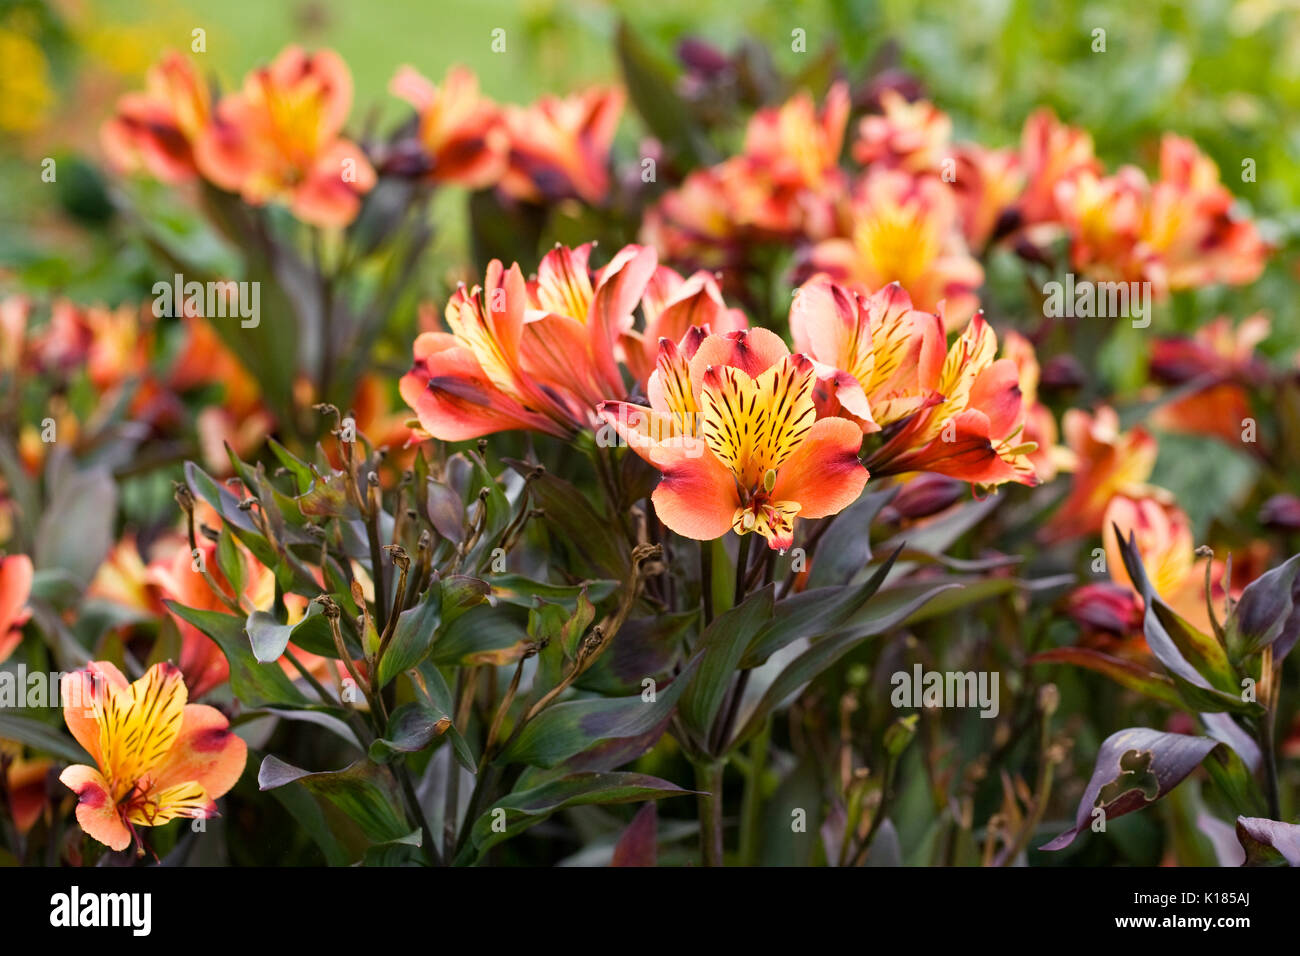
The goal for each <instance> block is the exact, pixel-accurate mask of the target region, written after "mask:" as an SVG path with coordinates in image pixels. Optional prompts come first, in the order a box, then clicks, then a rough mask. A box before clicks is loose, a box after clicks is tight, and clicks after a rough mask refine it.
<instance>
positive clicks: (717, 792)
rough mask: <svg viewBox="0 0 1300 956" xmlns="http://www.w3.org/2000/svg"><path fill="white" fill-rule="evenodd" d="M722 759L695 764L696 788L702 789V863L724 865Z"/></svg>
mask: <svg viewBox="0 0 1300 956" xmlns="http://www.w3.org/2000/svg"><path fill="white" fill-rule="evenodd" d="M725 766H726V764H725V763H724V762H723V761H721V760H718V761H714V762H712V763H706V762H703V761H701V762H699V763H696V764H695V789H696V790H699V791H700V863H701V864H702V865H704V866H722V865H723V860H722V772H723V768H724V767H725Z"/></svg>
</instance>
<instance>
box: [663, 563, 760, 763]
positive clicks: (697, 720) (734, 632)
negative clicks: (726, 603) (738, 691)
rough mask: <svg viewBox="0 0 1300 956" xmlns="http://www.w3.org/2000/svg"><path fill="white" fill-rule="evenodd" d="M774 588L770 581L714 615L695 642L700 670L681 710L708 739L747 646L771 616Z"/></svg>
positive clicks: (691, 727) (684, 717)
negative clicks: (739, 601)
mask: <svg viewBox="0 0 1300 956" xmlns="http://www.w3.org/2000/svg"><path fill="white" fill-rule="evenodd" d="M775 590H776V589H775V587H774V586H773V585H770V584H769V585H768V586H767V587H765V588H763V589H762V590H759V591H755V592H754V593H753V594H751V595H750V596H749V597H747V598H745V600H744V601H742V602H741V603H740V604H739V605H738V606H736V607H734V608H732V609H731V610H729V611H727V612H725V613H723V614H720V615H718V616H717V617H716V618H714V620H713V623H712V624H710V625H709V626H708V627H707V628H705V629H704V633H703V634H701V635H700V640H699V643H698V644H697V645H696V653H697V654H699V655H701V660H700V665H699V670H698V672H697V673H696V675H695V678H694V680H692V681H691V685H690V687H689V688H687V691H686V695H685V696H684V697H683V698H682V707H681V712H682V720H683V721H685V723H686V726H687V727H689V728H690V729H692V730H694V731H696V732H697V733H699V734H701V735H702V736H704V737H705V738H706V739H707V736H708V734H709V731H710V730H711V729H712V727H713V721H714V720H715V719H716V718H717V716H718V711H719V709H721V707H722V701H723V698H724V697H726V694H727V688H728V687H730V685H731V678H732V676H733V675H734V674H735V673H736V669H737V667H738V665H739V664H740V661H741V658H742V657H744V655H745V648H746V647H748V646H749V644H750V642H751V641H753V640H754V637H755V636H756V635H757V634H758V633H759V632H760V631H761V630H762V629H763V628H764V627H765V626H767V624H768V623H770V622H771V620H772V615H773V608H774V606H775V605H774V603H773V594H774V593H775Z"/></svg>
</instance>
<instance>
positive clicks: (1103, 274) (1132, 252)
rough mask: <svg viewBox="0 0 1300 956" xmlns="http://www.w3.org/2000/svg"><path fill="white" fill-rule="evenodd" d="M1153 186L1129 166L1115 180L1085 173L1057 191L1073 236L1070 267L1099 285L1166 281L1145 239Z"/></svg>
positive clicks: (1062, 214) (1061, 211)
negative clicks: (1148, 207) (1146, 220)
mask: <svg viewBox="0 0 1300 956" xmlns="http://www.w3.org/2000/svg"><path fill="white" fill-rule="evenodd" d="M1149 191H1150V186H1149V184H1148V183H1147V179H1146V176H1145V175H1144V174H1143V173H1142V171H1141V170H1140V169H1138V168H1136V167H1134V166H1125V167H1123V168H1121V169H1120V170H1119V171H1118V172H1116V173H1115V174H1114V175H1111V176H1098V175H1097V174H1096V173H1093V172H1092V171H1091V170H1082V171H1080V172H1079V173H1078V174H1077V175H1075V176H1074V177H1073V178H1072V179H1069V180H1067V181H1065V182H1062V183H1060V184H1058V185H1057V188H1056V204H1057V210H1058V213H1059V215H1060V217H1061V221H1062V223H1063V224H1064V225H1065V228H1066V231H1067V232H1068V233H1069V236H1070V264H1071V265H1072V266H1073V267H1074V268H1075V269H1077V270H1078V271H1079V272H1082V273H1084V274H1085V275H1087V276H1088V277H1090V278H1092V279H1093V280H1096V281H1100V282H1139V281H1142V280H1149V279H1154V280H1155V281H1156V283H1157V290H1156V291H1157V292H1159V293H1163V291H1164V289H1165V283H1164V280H1163V278H1162V277H1161V276H1160V274H1159V273H1160V268H1161V267H1160V265H1159V263H1157V262H1156V261H1155V256H1154V253H1153V252H1152V250H1151V249H1149V248H1148V247H1147V246H1146V245H1145V244H1144V243H1143V242H1142V241H1141V231H1142V222H1143V216H1144V215H1145V210H1146V202H1147V195H1148V193H1149Z"/></svg>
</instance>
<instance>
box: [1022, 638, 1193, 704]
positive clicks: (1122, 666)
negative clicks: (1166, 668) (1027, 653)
mask: <svg viewBox="0 0 1300 956" xmlns="http://www.w3.org/2000/svg"><path fill="white" fill-rule="evenodd" d="M1027 663H1030V664H1073V665H1074V666H1075V667H1083V668H1086V669H1087V670H1091V671H1096V672H1097V673H1099V674H1104V675H1105V676H1107V677H1109V678H1110V679H1111V680H1113V681H1114V682H1115V683H1117V684H1119V685H1120V686H1121V687H1127V688H1128V689H1129V690H1133V691H1137V692H1138V693H1139V694H1143V695H1145V696H1147V697H1150V698H1151V699H1152V700H1158V701H1160V702H1161V703H1162V704H1168V705H1169V706H1171V707H1177V708H1179V709H1180V710H1184V709H1186V706H1185V705H1184V703H1183V699H1182V698H1181V697H1179V696H1178V691H1177V690H1176V689H1175V688H1174V682H1173V681H1172V680H1170V679H1169V678H1168V677H1166V676H1165V675H1163V674H1157V673H1155V672H1154V671H1149V670H1147V669H1146V668H1145V667H1143V666H1142V665H1141V664H1136V663H1134V662H1133V661H1129V660H1124V659H1123V658H1119V657H1111V656H1110V655H1109V654H1103V653H1102V652H1101V651H1095V650H1093V649H1092V648H1090V647H1055V648H1052V649H1051V650H1047V651H1041V652H1039V653H1037V654H1035V655H1033V656H1032V657H1030V658H1029V660H1028V662H1027Z"/></svg>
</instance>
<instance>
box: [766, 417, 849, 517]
mask: <svg viewBox="0 0 1300 956" xmlns="http://www.w3.org/2000/svg"><path fill="white" fill-rule="evenodd" d="M861 447H862V429H861V428H859V427H858V426H857V425H855V424H854V423H853V422H851V421H849V420H848V419H846V418H823V419H821V421H818V422H815V423H813V426H812V428H810V429H809V430H808V434H807V435H806V436H805V437H804V440H803V441H802V442H801V443H800V444H799V446H798V447H797V448H796V449H795V450H794V453H793V454H791V455H790V457H789V458H787V459H786V460H785V463H784V464H783V465H782V466H781V468H780V470H779V471H777V475H776V486H775V487H774V488H773V489H772V498H773V499H774V500H776V501H795V502H798V503H799V517H801V518H824V517H826V516H827V515H833V514H836V513H837V512H839V511H842V510H844V509H845V508H847V507H848V506H849V505H851V504H852V503H853V502H854V501H856V500H857V498H858V495H860V494H861V493H862V488H863V486H864V485H865V484H866V483H867V478H868V477H870V475H869V474H868V472H867V469H866V468H864V467H862V464H861V462H859V461H858V450H859V449H860V448H861Z"/></svg>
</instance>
